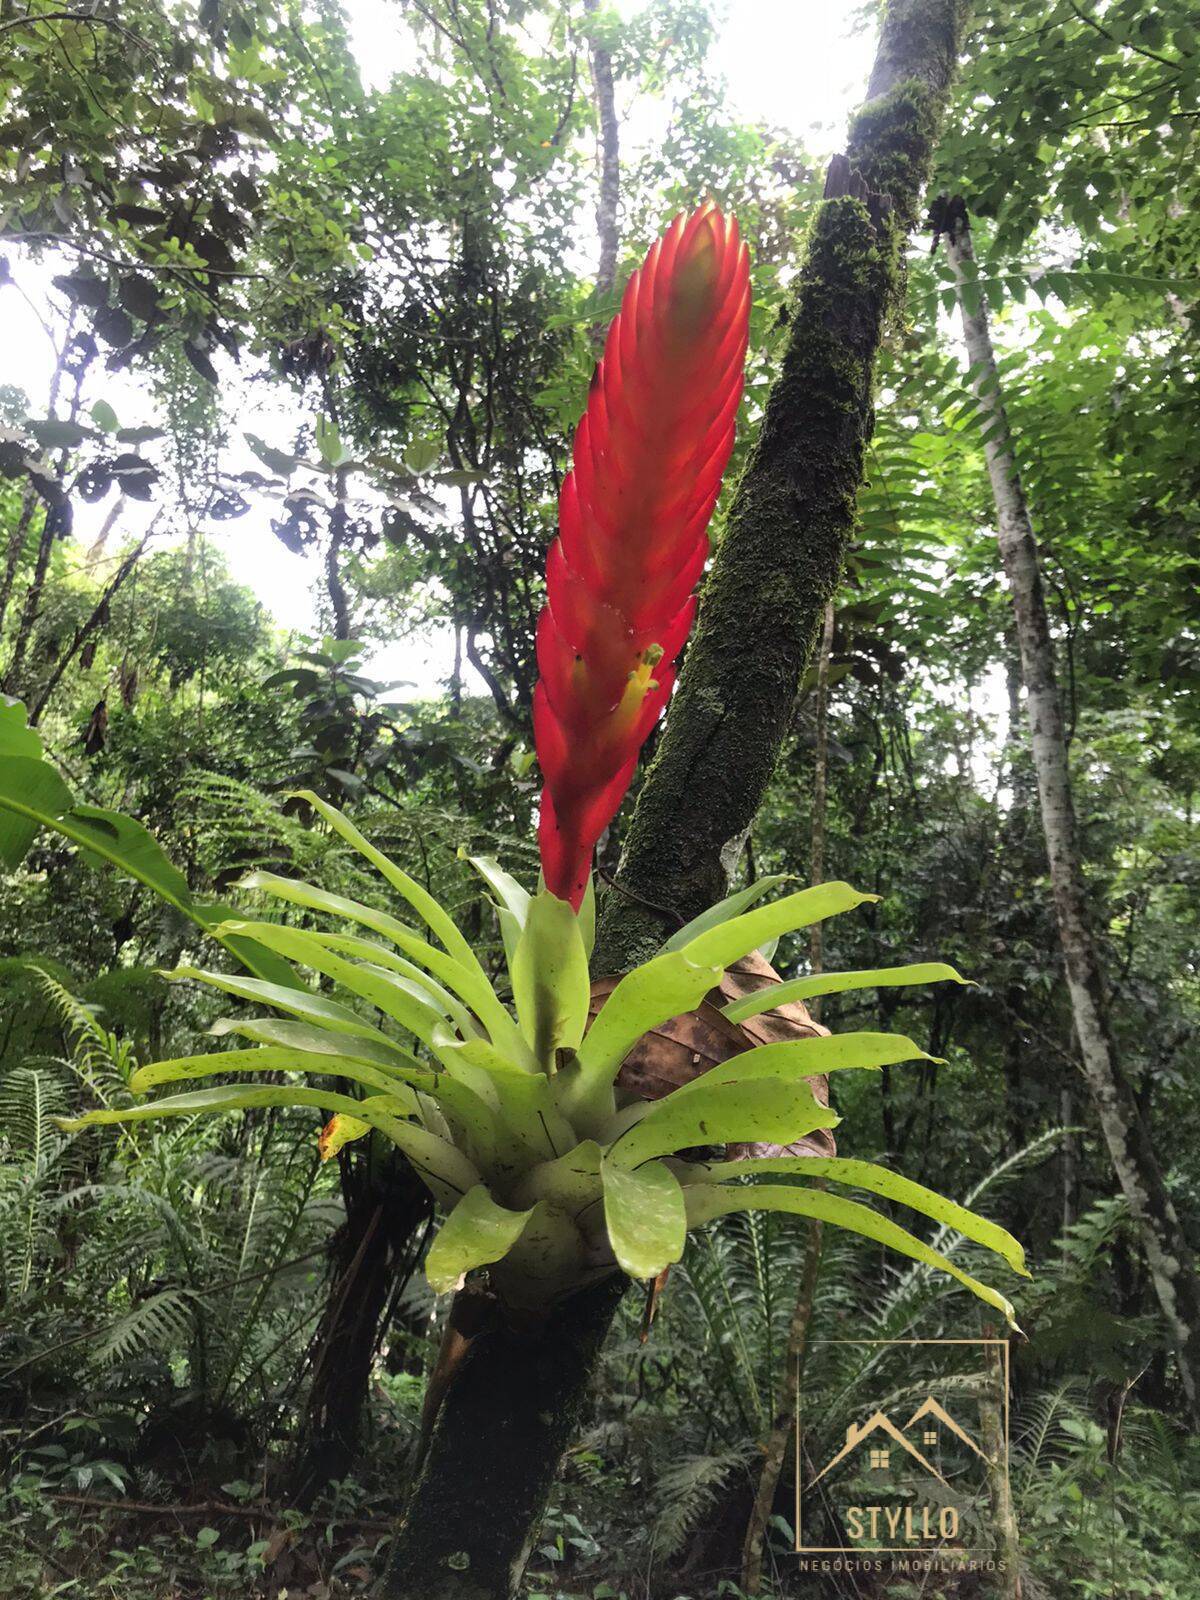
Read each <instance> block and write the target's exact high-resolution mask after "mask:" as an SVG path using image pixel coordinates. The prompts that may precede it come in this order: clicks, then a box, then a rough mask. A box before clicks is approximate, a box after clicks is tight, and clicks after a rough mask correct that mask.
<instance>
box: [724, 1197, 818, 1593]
mask: <svg viewBox="0 0 1200 1600" xmlns="http://www.w3.org/2000/svg"><path fill="white" fill-rule="evenodd" d="M824 1187H825V1186H824V1184H822V1183H820V1182H817V1183H814V1184H813V1188H815V1189H821V1188H824ZM823 1236H824V1228H823V1226H822V1224H821V1223H820V1222H818V1221H817V1219H816V1218H815V1217H814V1218H812V1219H811V1220H810V1221H809V1224H808V1243H807V1245H806V1248H805V1252H804V1269H803V1273H802V1275H801V1278H800V1292H799V1293H798V1294H797V1296H796V1304H795V1307H794V1308H793V1311H792V1321H791V1325H790V1327H789V1328H788V1342H787V1351H786V1353H785V1355H784V1358H783V1378H782V1381H781V1383H780V1386H779V1402H778V1404H777V1406H776V1408H775V1419H774V1422H773V1424H772V1427H771V1432H770V1435H769V1437H768V1439H767V1443H766V1447H765V1449H764V1452H763V1464H762V1472H761V1473H760V1474H759V1479H758V1490H757V1492H756V1493H755V1496H754V1509H753V1511H752V1512H751V1514H750V1521H749V1523H748V1524H747V1527H746V1542H745V1544H744V1545H743V1547H742V1588H743V1589H744V1590H745V1591H746V1593H747V1594H751V1595H752V1594H757V1593H758V1590H759V1586H760V1585H761V1583H762V1568H763V1545H764V1544H765V1542H766V1537H767V1528H768V1526H769V1524H770V1521H771V1512H772V1510H773V1508H774V1505H775V1491H776V1489H777V1488H778V1487H779V1477H780V1474H781V1473H782V1471H783V1461H784V1455H785V1453H786V1451H787V1442H788V1439H789V1438H790V1437H791V1433H792V1430H793V1428H795V1427H796V1398H797V1396H798V1395H799V1393H800V1382H801V1379H802V1378H803V1376H804V1357H805V1354H806V1353H807V1350H808V1330H809V1325H810V1324H811V1322H812V1312H813V1300H814V1298H815V1296H816V1292H817V1278H818V1276H819V1274H820V1270H821V1245H822V1242H823ZM797 1494H799V1490H797Z"/></svg>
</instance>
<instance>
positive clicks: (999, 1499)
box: [979, 1327, 1021, 1600]
mask: <svg viewBox="0 0 1200 1600" xmlns="http://www.w3.org/2000/svg"><path fill="white" fill-rule="evenodd" d="M983 1332H984V1337H985V1338H989V1339H991V1338H994V1337H995V1329H994V1328H986V1327H985V1328H984V1330H983ZM984 1360H985V1362H986V1365H987V1380H986V1387H985V1388H984V1389H983V1391H982V1393H981V1394H980V1396H979V1433H980V1439H981V1442H982V1444H983V1452H984V1455H985V1456H986V1457H987V1480H988V1496H989V1498H990V1500H991V1502H992V1526H993V1528H994V1529H995V1532H996V1558H997V1563H998V1565H999V1566H1000V1568H1001V1570H1000V1571H999V1572H998V1573H997V1579H996V1588H995V1591H994V1592H995V1594H996V1597H997V1600H1021V1543H1020V1537H1019V1530H1018V1527H1017V1513H1016V1508H1015V1507H1014V1505H1013V1498H1012V1484H1011V1481H1010V1479H1009V1474H1008V1450H1007V1448H1006V1443H1007V1441H1006V1439H1005V1427H1004V1417H1005V1414H1006V1412H1007V1409H1008V1395H1007V1394H1006V1392H1005V1388H1004V1364H1003V1362H1002V1361H1001V1359H1000V1351H999V1348H998V1346H996V1345H994V1344H988V1345H985V1346H984Z"/></svg>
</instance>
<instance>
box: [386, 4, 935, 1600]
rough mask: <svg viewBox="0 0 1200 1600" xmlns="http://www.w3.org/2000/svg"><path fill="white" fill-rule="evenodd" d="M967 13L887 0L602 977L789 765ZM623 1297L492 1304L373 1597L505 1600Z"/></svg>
mask: <svg viewBox="0 0 1200 1600" xmlns="http://www.w3.org/2000/svg"><path fill="white" fill-rule="evenodd" d="M962 20H963V7H962V4H961V0H893V3H892V4H891V5H890V6H889V8H888V10H887V13H886V16H885V20H884V24H883V29H882V34H881V37H880V43H879V51H878V55H877V57H876V62H875V67H874V71H873V72H872V76H871V82H870V85H869V87H868V99H867V104H866V105H865V106H864V108H863V110H862V111H861V112H860V113H859V115H858V117H857V118H856V119H855V122H854V126H853V129H852V132H851V138H850V145H849V151H848V156H839V157H836V158H835V159H834V161H833V163H832V164H831V168H830V175H829V182H828V185H827V191H826V193H827V198H826V199H825V201H824V202H823V204H822V205H821V207H820V210H819V211H818V213H817V215H816V217H815V218H814V221H813V226H812V231H811V234H810V238H809V246H808V252H807V256H806V259H805V263H804V266H803V268H802V270H801V274H800V280H799V289H798V293H797V297H796V302H795V306H794V308H793V312H792V316H791V319H790V330H791V331H790V334H789V337H788V342H787V348H786V351H785V353H784V356H783V360H782V364H781V367H780V371H779V375H778V377H777V378H776V381H775V383H774V384H773V386H772V390H771V394H770V397H769V400H768V403H767V411H766V415H765V417H764V420H763V424H762V428H761V430H760V434H759V437H758V439H757V441H756V443H755V446H754V449H753V451H752V453H751V457H750V460H749V462H748V464H747V467H746V470H745V472H744V474H743V476H742V479H741V481H740V483H739V485H738V488H737V491H736V494H735V497H734V503H733V507H732V511H731V514H730V520H729V526H728V528H727V531H726V534H725V538H724V539H723V540H722V543H721V547H720V550H719V552H718V554H717V558H716V560H715V561H714V564H713V570H712V573H711V575H710V577H709V579H708V582H707V584H706V587H705V591H704V598H703V603H702V605H701V610H700V621H699V626H698V629H697V633H696V637H695V639H694V640H693V642H692V645H691V647H690V649H689V651H688V656H687V661H686V664H685V668H684V671H683V674H682V678H681V681H680V685H679V689H678V691H677V693H676V696H675V698H674V700H673V702H672V705H671V711H670V716H669V718H668V721H667V727H666V731H665V733H664V736H663V738H662V741H661V743H660V746H659V751H658V755H657V757H656V759H655V761H654V763H653V766H652V767H651V770H650V772H649V773H648V775H647V778H646V782H645V784H644V785H643V788H642V792H641V795H640V797H639V799H638V803H637V807H636V809H635V812H634V816H633V820H632V824H631V827H630V833H629V840H628V843H627V846H626V849H625V852H624V854H623V857H622V861H621V866H620V869H619V873H618V883H619V888H618V890H617V891H615V892H613V893H611V894H610V895H609V896H608V897H607V903H606V905H605V907H604V910H603V915H602V920H601V926H600V930H599V937H598V939H597V953H596V962H595V969H596V971H597V972H612V971H616V970H621V969H623V968H625V967H629V966H632V965H633V964H634V963H635V962H637V961H639V960H641V959H643V958H644V957H645V956H647V955H648V954H650V953H651V952H652V951H653V950H654V949H655V948H656V947H657V945H658V944H659V943H660V941H661V939H662V936H663V934H664V931H667V930H670V929H672V928H674V927H675V926H677V925H678V922H679V920H681V919H684V918H686V917H690V916H692V915H693V914H694V913H696V912H698V911H700V910H703V909H704V907H705V906H707V905H710V904H711V903H712V902H713V901H714V900H716V899H718V898H719V897H720V896H721V895H722V894H723V893H724V892H725V890H726V886H727V881H728V876H729V873H730V870H731V868H732V866H733V864H734V862H735V861H736V858H737V855H738V854H739V852H740V850H741V847H742V843H743V841H744V839H745V836H746V831H747V829H748V828H749V826H750V823H751V821H752V820H753V817H754V814H755V812H756V811H757V809H758V806H759V804H760V802H761V800H762V796H763V792H764V790H765V789H766V786H767V783H768V781H769V779H770V776H771V773H772V771H773V769H774V766H775V762H776V760H777V758H778V756H779V751H780V748H781V746H782V743H783V739H784V735H785V733H786V730H787V727H788V722H789V718H790V716H791V710H792V704H793V701H794V699H795V695H796V690H797V688H798V686H799V683H800V678H801V675H802V673H803V670H804V667H805V664H806V662H807V660H808V655H809V652H810V649H811V645H812V640H813V635H814V631H815V628H816V625H817V623H818V622H819V620H820V618H821V616H822V614H823V612H824V609H825V606H826V603H827V602H828V600H829V598H830V596H831V595H832V593H833V591H834V588H835V587H836V585H837V582H838V578H839V576H840V573H841V567H842V559H843V555H844V552H845V548H846V543H847V541H848V539H849V537H850V534H851V531H852V528H853V524H854V507H855V499H856V496H857V493H858V488H859V484H860V483H861V480H862V467H863V452H864V449H865V446H866V442H867V439H868V437H869V435H870V429H871V396H872V386H873V380H874V368H875V358H876V354H877V352H878V349H879V343H880V338H881V335H882V330H883V325H884V319H885V316H886V314H887V312H888V309H889V307H890V306H893V305H896V304H897V303H898V301H899V298H900V293H901V267H900V259H901V253H902V250H903V247H904V244H905V241H906V239H907V237H908V233H909V231H910V229H911V227H912V225H913V222H914V220H915V218H916V216H917V212H918V208H919V204H920V194H921V187H922V184H923V182H924V178H925V174H926V169H927V165H928V160H929V156H930V153H931V149H932V143H933V137H934V133H935V131H936V127H937V121H938V117H939V114H940V111H941V108H942V105H943V103H944V101H945V97H946V92H947V89H948V87H949V83H950V79H951V76H952V74H953V71H954V65H955V61H956V58H957V55H958V47H959V42H960V36H961V27H962ZM622 891H624V892H622ZM656 908H657V909H656ZM619 1298H620V1291H619V1286H617V1285H614V1284H608V1285H601V1286H599V1287H598V1288H596V1289H594V1290H591V1291H589V1292H588V1293H586V1294H581V1295H578V1296H576V1297H574V1298H573V1299H572V1300H569V1301H567V1302H566V1303H564V1304H563V1305H562V1306H560V1307H558V1308H557V1310H556V1311H555V1313H554V1315H553V1317H552V1318H551V1320H550V1322H549V1324H548V1325H547V1326H546V1327H545V1328H542V1329H526V1330H523V1331H522V1330H517V1329H515V1328H512V1327H510V1326H507V1325H506V1324H505V1323H504V1320H503V1318H502V1316H501V1315H499V1313H497V1317H496V1320H495V1322H494V1324H493V1326H491V1327H490V1328H489V1330H488V1331H487V1332H486V1334H484V1335H483V1336H476V1337H473V1338H472V1339H471V1340H470V1341H469V1342H466V1343H464V1345H463V1347H462V1348H461V1350H460V1351H459V1358H458V1359H457V1360H456V1362H455V1364H454V1366H453V1368H452V1370H451V1371H450V1372H449V1375H448V1380H447V1383H446V1387H445V1391H444V1394H443V1396H442V1399H441V1404H440V1408H439V1412H438V1416H437V1420H436V1423H435V1425H434V1427H433V1431H432V1433H431V1436H430V1440H429V1447H428V1450H427V1451H426V1454H425V1458H424V1462H423V1465H422V1468H421V1471H420V1475H419V1477H418V1480H417V1483H416V1485H415V1488H414V1491H413V1495H412V1499H411V1503H410V1505H409V1509H408V1514H407V1517H406V1519H405V1521H404V1523H403V1525H402V1527H401V1530H400V1533H399V1535H398V1537H397V1540H396V1544H395V1547H394V1549H393V1552H392V1556H391V1559H390V1562H389V1565H388V1569H387V1573H386V1576H385V1578H384V1581H383V1586H382V1591H381V1594H382V1597H383V1600H451V1597H453V1600H509V1597H510V1596H511V1595H512V1594H513V1593H515V1590H516V1587H517V1584H518V1583H519V1581H520V1575H521V1572H522V1570H523V1568H524V1564H525V1562H526V1560H527V1559H528V1555H529V1551H530V1549H531V1548H532V1545H533V1540H534V1536H535V1534H536V1529H537V1524H538V1521H539V1520H540V1518H541V1515H542V1512H543V1510H544V1508H545V1504H546V1498H547V1496H548V1495H549V1492H550V1489H551V1487H552V1485H553V1481H554V1476H555V1473H556V1471H557V1467H558V1461H559V1458H560V1456H561V1454H562V1451H563V1449H564V1448H565V1446H566V1444H567V1443H568V1441H569V1439H570V1437H571V1433H572V1431H573V1429H574V1427H575V1425H576V1421H577V1419H578V1417H579V1415H580V1413H581V1410H582V1407H583V1404H584V1399H585V1396H586V1392H587V1386H588V1383H589V1381H590V1378H591V1374H592V1371H593V1368H594V1365H595V1361H596V1357H597V1356H598V1354H599V1351H600V1348H601V1346H602V1344H603V1340H604V1335H605V1332H606V1331H607V1327H608V1324H609V1322H610V1320H611V1318H612V1316H613V1314H614V1312H615V1310H616V1306H617V1304H618V1301H619ZM460 1310H465V1308H459V1307H456V1309H455V1313H452V1315H457V1314H459V1313H460ZM468 1314H469V1313H468Z"/></svg>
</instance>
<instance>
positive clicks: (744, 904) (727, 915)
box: [663, 872, 788, 950]
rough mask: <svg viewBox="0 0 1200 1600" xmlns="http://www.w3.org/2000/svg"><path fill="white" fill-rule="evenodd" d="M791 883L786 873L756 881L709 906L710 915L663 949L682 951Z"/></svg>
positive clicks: (674, 936) (704, 913) (690, 925)
mask: <svg viewBox="0 0 1200 1600" xmlns="http://www.w3.org/2000/svg"><path fill="white" fill-rule="evenodd" d="M787 881H788V874H787V873H786V872H776V873H771V874H769V875H768V876H767V877H765V878H758V879H756V880H755V882H754V883H751V884H747V886H746V887H745V888H744V889H738V890H736V891H735V892H734V893H733V894H731V895H727V896H726V897H725V899H724V900H719V901H718V902H717V904H716V905H715V906H709V908H708V910H707V911H702V912H701V913H700V915H699V916H698V917H693V918H692V920H691V921H690V922H688V923H685V924H684V926H683V927H682V928H680V929H679V930H678V932H676V933H673V934H672V935H671V937H670V938H669V939H668V940H667V942H666V943H665V944H664V945H663V949H664V950H682V949H683V947H684V945H686V944H690V943H691V941H692V940H693V939H696V938H699V936H700V935H701V934H702V933H707V932H708V930H709V929H710V928H715V927H718V926H719V925H720V924H721V923H723V922H729V921H730V920H731V919H732V918H734V917H737V916H740V915H741V914H742V912H743V911H748V910H749V909H750V907H751V906H752V905H754V904H756V903H757V902H758V901H759V900H761V899H762V897H763V895H765V894H770V892H771V890H772V889H778V888H779V886H780V884H784V883H786V882H787Z"/></svg>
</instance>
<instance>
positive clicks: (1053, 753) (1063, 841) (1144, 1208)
mask: <svg viewBox="0 0 1200 1600" xmlns="http://www.w3.org/2000/svg"><path fill="white" fill-rule="evenodd" d="M946 249H947V254H948V257H949V260H950V263H951V266H952V267H953V269H954V276H955V281H956V283H957V285H958V299H959V309H960V310H961V312H962V320H963V331H964V334H965V337H966V345H967V356H968V360H969V362H970V368H971V371H972V373H973V374H974V376H973V379H972V385H973V388H974V390H975V393H976V395H977V396H978V397H979V403H980V410H981V412H982V414H983V418H984V423H985V426H986V428H987V432H986V433H985V435H984V451H985V453H986V456H987V466H988V476H989V478H990V480H991V485H992V495H993V498H994V500H995V504H996V533H997V539H998V542H999V546H1000V557H1001V560H1002V562H1003V565H1004V572H1005V576H1006V577H1007V579H1008V586H1009V589H1010V590H1011V591H1012V598H1013V608H1014V611H1015V613H1016V620H1017V636H1018V639H1019V642H1020V646H1021V672H1022V676H1023V678H1024V680H1025V695H1026V707H1027V714H1028V718H1029V731H1030V743H1031V745H1032V747H1033V763H1034V772H1035V774H1036V778H1037V790H1038V800H1039V802H1040V805H1041V813H1042V831H1043V834H1044V836H1045V840H1046V855H1047V858H1048V860H1049V864H1050V882H1051V884H1052V886H1053V890H1054V907H1055V912H1056V915H1057V918H1058V931H1059V938H1060V941H1061V944H1062V952H1063V960H1064V963H1065V966H1066V971H1067V987H1068V990H1069V992H1070V996H1071V1010H1072V1014H1073V1016H1074V1021H1075V1032H1076V1035H1077V1037H1078V1040H1079V1052H1080V1058H1081V1060H1082V1064H1083V1075H1084V1078H1085V1079H1086V1081H1087V1085H1088V1089H1089V1091H1090V1093H1091V1096H1092V1100H1093V1101H1094V1103H1095V1106H1096V1111H1097V1114H1098V1116H1099V1119H1100V1126H1101V1128H1102V1130H1103V1133H1104V1139H1105V1142H1106V1144H1107V1146H1108V1152H1109V1156H1110V1157H1111V1159H1112V1163H1113V1167H1114V1170H1115V1172H1116V1175H1117V1181H1118V1182H1119V1183H1120V1186H1121V1190H1122V1192H1123V1193H1124V1195H1125V1198H1126V1200H1127V1202H1128V1204H1129V1210H1130V1213H1131V1215H1132V1217H1133V1219H1134V1222H1135V1225H1136V1226H1137V1229H1138V1233H1139V1236H1140V1239H1141V1243H1142V1248H1143V1249H1144V1250H1145V1253H1146V1259H1147V1262H1148V1263H1149V1267H1150V1273H1151V1276H1152V1278H1153V1280H1154V1289H1155V1293H1156V1295H1157V1297H1158V1302H1159V1305H1160V1307H1161V1309H1162V1314H1163V1318H1164V1320H1165V1322H1166V1326H1167V1331H1168V1334H1169V1336H1170V1339H1171V1341H1172V1343H1173V1345H1174V1347H1175V1351H1176V1355H1177V1358H1178V1362H1179V1372H1180V1378H1181V1381H1182V1385H1183V1390H1184V1395H1185V1398H1186V1401H1187V1404H1188V1408H1189V1410H1190V1411H1191V1414H1192V1416H1193V1417H1194V1418H1195V1419H1197V1420H1198V1421H1200V1279H1198V1278H1197V1275H1196V1270H1195V1263H1194V1260H1193V1257H1192V1253H1191V1250H1190V1248H1189V1246H1188V1242H1187V1239H1186V1237H1185V1235H1184V1232H1183V1229H1182V1227H1181V1226H1180V1222H1179V1218H1178V1215H1177V1214H1176V1211H1175V1207H1174V1205H1173V1203H1172V1201H1171V1198H1170V1196H1169V1195H1168V1193H1167V1190H1166V1186H1165V1184H1164V1182H1163V1176H1162V1171H1161V1169H1160V1167H1159V1164H1158V1157H1157V1155H1156V1153H1155V1150H1154V1142H1153V1139H1152V1136H1151V1134H1150V1130H1149V1129H1148V1127H1147V1126H1146V1123H1145V1121H1144V1119H1143V1118H1142V1116H1141V1114H1140V1112H1139V1110H1138V1106H1137V1103H1136V1101H1135V1100H1134V1097H1133V1094H1132V1092H1131V1090H1130V1087H1129V1084H1128V1083H1127V1081H1126V1080H1125V1077H1124V1075H1123V1073H1122V1072H1121V1069H1120V1066H1119V1064H1118V1061H1117V1052H1116V1048H1115V1044H1114V1041H1113V1036H1112V1031H1111V1027H1110V1023H1109V1018H1108V1014H1107V1007H1106V997H1105V992H1104V982H1103V976H1102V972H1101V966H1100V957H1099V952H1098V950H1097V947H1096V941H1095V938H1094V935H1093V933H1092V928H1091V923H1090V918H1089V915H1088V906H1087V895H1086V891H1085V887H1084V881H1083V869H1082V865H1081V862H1080V856H1079V845H1078V837H1077V829H1076V823H1075V807H1074V801H1073V798H1072V793H1071V774H1070V768H1069V765H1068V760H1067V744H1066V738H1065V735H1064V730H1063V717H1062V704H1061V700H1060V697H1059V692H1058V681H1057V676H1056V673H1055V666H1054V645H1053V642H1052V640H1051V637H1050V625H1049V620H1048V617H1047V612H1046V597H1045V591H1044V589H1043V587H1042V577H1041V569H1040V563H1039V557H1038V546H1037V539H1036V536H1035V534H1034V530H1033V523H1032V520H1031V518H1030V514H1029V507H1028V505H1027V503H1026V500H1025V493H1024V490H1023V488H1022V486H1021V480H1020V475H1019V473H1018V471H1017V463H1016V459H1015V457H1014V455H1013V448H1012V442H1011V436H1010V434H1009V429H1008V419H1007V416H1006V414H1005V409H1004V399H1003V392H1002V389H1001V386H1000V375H999V373H998V371H997V368H996V359H995V355H994V353H993V350H992V340H991V333H990V331H989V328H988V316H987V304H986V301H985V300H984V298H983V295H982V292H981V291H980V289H979V286H978V282H977V280H976V275H975V268H974V257H973V253H972V249H971V235H970V231H969V228H968V227H967V225H966V224H965V222H964V223H963V224H961V225H960V226H959V227H958V228H957V229H956V230H955V232H954V233H953V234H952V235H951V236H950V237H948V238H947V242H946Z"/></svg>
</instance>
